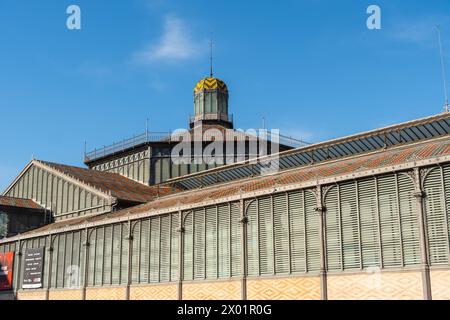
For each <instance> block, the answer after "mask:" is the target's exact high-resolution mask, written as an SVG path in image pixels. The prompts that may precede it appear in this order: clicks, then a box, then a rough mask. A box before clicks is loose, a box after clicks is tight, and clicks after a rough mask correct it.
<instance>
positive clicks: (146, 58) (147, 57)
mask: <svg viewBox="0 0 450 320" xmlns="http://www.w3.org/2000/svg"><path fill="white" fill-rule="evenodd" d="M202 43H203V42H200V41H196V40H195V39H193V38H192V35H191V31H190V28H189V26H188V25H186V23H185V22H184V21H183V20H182V19H180V18H178V17H176V16H168V17H166V19H165V23H164V32H163V34H162V36H161V38H160V40H159V42H158V43H156V44H150V45H148V46H147V47H146V48H145V49H144V50H142V51H140V52H137V53H136V54H135V55H134V59H133V60H134V61H136V62H138V63H143V64H150V63H154V62H160V61H163V62H176V61H184V60H189V59H192V58H194V57H195V56H197V55H198V53H199V52H202V51H206V49H205V50H202V47H203V44H202Z"/></svg>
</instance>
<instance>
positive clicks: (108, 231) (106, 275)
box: [103, 226, 113, 285]
mask: <svg viewBox="0 0 450 320" xmlns="http://www.w3.org/2000/svg"><path fill="white" fill-rule="evenodd" d="M112 233H113V227H112V226H107V227H105V250H104V256H103V284H106V285H110V284H111V264H112V252H111V250H112V237H113V234H112Z"/></svg>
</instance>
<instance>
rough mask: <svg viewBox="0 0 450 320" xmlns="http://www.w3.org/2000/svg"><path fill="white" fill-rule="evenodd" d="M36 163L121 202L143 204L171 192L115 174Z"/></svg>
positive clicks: (168, 189) (55, 164) (50, 163)
mask: <svg viewBox="0 0 450 320" xmlns="http://www.w3.org/2000/svg"><path fill="white" fill-rule="evenodd" d="M36 161H37V160H36ZM38 162H40V163H42V164H43V165H45V166H48V167H50V168H52V169H54V170H57V171H58V172H60V173H62V174H64V175H67V176H69V177H71V178H74V179H76V180H79V181H80V182H82V183H84V184H87V185H89V186H92V187H94V188H96V189H98V190H100V191H101V192H103V193H105V194H109V195H110V196H112V197H115V198H117V199H118V200H122V201H127V202H135V203H145V202H148V201H150V200H152V199H154V198H155V197H158V196H161V195H165V194H167V193H168V192H171V190H172V189H171V188H164V187H158V186H153V187H149V186H146V185H144V184H142V183H139V182H136V181H133V180H131V179H128V178H126V177H124V176H122V175H120V174H117V173H111V172H103V171H96V170H90V169H84V168H79V167H73V166H68V165H63V164H58V163H53V162H46V161H38Z"/></svg>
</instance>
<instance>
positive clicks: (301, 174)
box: [28, 137, 450, 234]
mask: <svg viewBox="0 0 450 320" xmlns="http://www.w3.org/2000/svg"><path fill="white" fill-rule="evenodd" d="M443 156H450V137H445V138H441V139H438V140H434V141H426V142H420V143H414V144H409V145H406V146H399V147H395V148H392V149H389V150H381V151H376V152H373V153H371V154H365V155H360V156H355V157H351V158H346V159H339V160H330V161H327V162H326V163H320V164H315V165H311V166H307V167H302V168H295V169H293V170H289V171H286V172H281V173H279V174H274V175H270V176H260V177H255V178H252V179H245V180H240V181H236V182H231V183H227V184H224V185H220V186H212V187H207V188H204V189H198V190H191V191H184V192H179V193H176V194H173V195H167V196H164V197H161V198H158V199H155V200H154V201H151V202H149V203H146V204H143V205H139V206H136V207H132V208H128V209H124V210H120V211H117V212H114V213H111V214H108V215H99V216H92V217H87V218H86V217H83V218H76V219H72V220H66V221H61V222H56V223H53V224H50V225H47V226H44V227H42V228H40V229H36V230H33V231H31V232H30V233H28V234H35V233H40V232H45V231H52V230H57V229H62V228H66V227H71V226H76V225H83V224H86V223H94V222H101V221H105V222H107V221H108V220H111V219H115V218H122V217H132V216H133V215H136V214H140V213H146V212H151V211H156V210H164V209H170V210H171V209H172V208H173V211H176V210H177V208H178V207H179V206H185V205H190V206H194V207H195V206H196V205H198V206H201V205H202V204H201V203H204V202H205V201H208V200H211V201H219V202H221V201H222V200H223V202H226V201H227V198H228V199H229V198H230V197H232V196H236V195H239V194H242V193H244V194H245V193H252V192H258V191H263V190H270V189H272V188H274V187H283V186H286V187H287V186H290V185H306V184H307V183H316V182H317V181H318V180H320V179H325V178H334V179H336V180H338V179H339V177H341V178H342V177H346V176H347V175H349V174H357V173H365V172H373V171H374V170H376V169H380V168H388V169H389V170H390V168H392V166H396V165H401V164H404V163H411V162H417V161H421V160H427V159H431V158H435V157H443ZM342 179H343V178H342ZM346 179H347V178H346ZM343 180H345V179H343Z"/></svg>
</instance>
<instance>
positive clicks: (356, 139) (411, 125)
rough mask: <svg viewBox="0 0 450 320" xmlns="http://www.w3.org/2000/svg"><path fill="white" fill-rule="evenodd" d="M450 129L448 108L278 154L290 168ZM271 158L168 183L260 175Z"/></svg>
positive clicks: (193, 184)
mask: <svg viewBox="0 0 450 320" xmlns="http://www.w3.org/2000/svg"><path fill="white" fill-rule="evenodd" d="M449 133H450V113H449V112H444V113H441V114H438V115H435V116H431V117H427V118H423V119H419V120H414V121H410V122H405V123H401V124H397V125H393V126H389V127H385V128H381V129H377V130H373V131H369V132H365V133H360V134H356V135H352V136H348V137H344V138H339V139H334V140H330V141H327V142H322V143H317V144H313V145H309V146H306V147H301V148H297V149H294V150H289V151H285V152H282V153H280V154H279V155H277V156H279V158H278V159H275V161H278V162H279V168H280V170H288V169H293V168H299V167H303V166H306V165H310V164H313V163H319V162H324V161H327V160H331V159H338V158H346V157H349V156H354V155H358V154H364V153H369V152H373V151H376V150H383V149H385V148H390V147H393V146H398V145H405V144H410V143H414V142H417V141H424V140H428V139H432V138H436V137H440V136H445V135H447V134H449ZM267 159H268V158H258V159H257V160H253V161H251V160H250V161H249V160H247V161H245V162H240V163H236V164H231V165H227V166H222V167H218V168H215V169H210V170H206V171H203V172H201V173H195V174H191V175H187V176H183V177H179V178H175V179H171V180H168V181H167V182H166V185H170V186H173V187H177V188H180V189H184V190H191V189H196V188H201V187H205V186H209V185H213V184H218V183H225V182H230V181H235V180H239V179H244V178H250V177H254V176H259V175H261V173H262V171H263V170H264V161H265V160H267Z"/></svg>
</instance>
